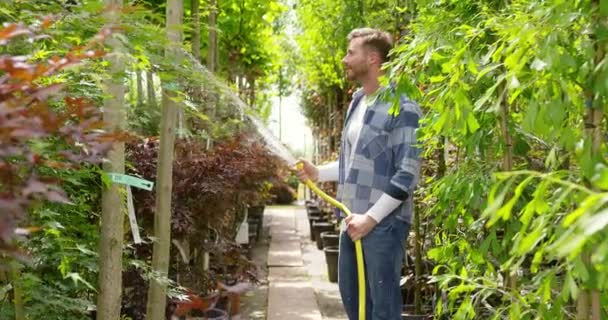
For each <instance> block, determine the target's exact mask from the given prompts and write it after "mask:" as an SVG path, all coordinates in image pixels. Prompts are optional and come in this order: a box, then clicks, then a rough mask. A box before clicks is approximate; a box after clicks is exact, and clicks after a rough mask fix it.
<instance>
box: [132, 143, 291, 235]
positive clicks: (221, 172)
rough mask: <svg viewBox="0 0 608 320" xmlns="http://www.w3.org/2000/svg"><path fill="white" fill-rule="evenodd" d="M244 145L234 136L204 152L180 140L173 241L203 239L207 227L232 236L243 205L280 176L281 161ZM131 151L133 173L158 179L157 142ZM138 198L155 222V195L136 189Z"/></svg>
mask: <svg viewBox="0 0 608 320" xmlns="http://www.w3.org/2000/svg"><path fill="white" fill-rule="evenodd" d="M244 141H245V139H244V138H243V137H241V136H239V137H235V138H233V139H231V140H229V141H225V142H223V143H219V144H217V145H215V147H214V148H213V149H212V150H205V147H204V146H203V145H202V144H200V143H197V142H192V141H190V142H188V141H177V142H176V146H175V148H176V150H175V153H176V156H175V162H174V165H173V195H172V211H173V212H172V219H171V224H172V237H174V238H184V237H192V238H199V237H198V235H197V233H198V232H199V231H201V230H204V229H206V228H207V226H209V227H211V228H213V229H216V230H217V231H218V232H220V234H222V235H225V236H232V235H230V234H229V233H230V232H231V231H233V230H231V229H233V227H234V226H235V221H234V219H235V218H236V216H237V214H236V210H238V209H239V206H240V205H242V204H243V203H253V202H255V200H256V199H257V197H259V194H260V190H261V189H262V187H263V185H264V183H265V182H267V181H271V180H273V179H275V178H276V176H277V174H278V172H279V169H280V160H278V159H277V158H276V157H275V156H273V155H272V154H271V153H269V152H268V150H267V149H266V148H265V147H264V146H263V145H261V144H259V143H255V142H244ZM128 153H129V160H130V161H131V162H132V163H133V166H134V172H133V173H134V174H137V175H140V176H142V177H143V178H145V179H148V180H155V176H156V159H157V154H158V140H156V139H146V140H144V141H143V142H140V143H138V144H131V145H129V146H128ZM134 197H135V204H136V210H137V211H138V215H139V216H143V217H147V219H146V220H148V222H149V223H152V222H153V213H154V206H155V200H154V193H151V192H143V191H136V190H135V191H134ZM230 212H231V213H232V214H227V213H230ZM145 224H146V223H145V222H144V225H145ZM149 227H151V225H149Z"/></svg>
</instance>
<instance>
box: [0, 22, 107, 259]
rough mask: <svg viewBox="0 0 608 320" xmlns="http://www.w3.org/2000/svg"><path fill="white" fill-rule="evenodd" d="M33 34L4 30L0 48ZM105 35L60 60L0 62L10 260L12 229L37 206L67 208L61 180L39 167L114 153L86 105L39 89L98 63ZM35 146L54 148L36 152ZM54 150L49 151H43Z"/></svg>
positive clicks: (0, 136)
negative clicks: (53, 204) (93, 60)
mask: <svg viewBox="0 0 608 320" xmlns="http://www.w3.org/2000/svg"><path fill="white" fill-rule="evenodd" d="M51 23H52V21H51V19H46V20H44V21H43V22H42V23H41V24H40V27H38V28H37V29H35V28H33V27H28V26H25V25H23V24H17V23H13V24H5V26H4V28H2V29H0V46H5V47H6V46H8V45H9V44H12V43H15V42H17V41H19V40H23V39H24V38H25V39H26V40H30V41H33V40H36V39H38V38H42V37H43V36H40V35H38V33H40V31H41V30H42V29H43V28H46V27H48V26H49V25H51ZM109 34H110V30H109V29H103V30H102V31H101V32H100V33H99V34H98V35H97V36H96V37H95V39H93V40H92V41H91V42H90V43H89V44H88V45H87V46H85V47H82V48H75V49H72V50H70V51H69V52H68V53H67V54H65V55H64V56H63V57H58V56H55V57H52V58H51V59H49V60H48V61H44V62H34V61H30V58H29V57H27V56H14V55H10V54H5V55H2V56H0V250H2V251H5V252H9V253H13V254H15V253H16V251H15V250H14V249H15V248H14V247H13V245H12V243H13V239H14V235H15V229H16V226H17V225H18V224H19V222H20V221H22V220H23V219H24V217H25V216H26V212H27V210H28V209H29V208H30V207H31V206H32V204H34V203H35V202H38V201H53V202H68V199H67V196H66V195H65V192H64V191H63V190H62V188H61V187H60V184H59V181H56V180H55V179H53V178H50V177H45V176H43V175H42V174H41V173H40V169H41V168H42V167H46V168H54V169H69V168H74V167H76V166H78V165H79V164H82V163H84V162H88V163H98V162H100V161H101V160H102V159H103V156H104V154H105V153H106V152H107V151H108V150H109V149H110V148H111V144H112V142H113V141H114V139H116V138H118V134H116V133H111V134H110V133H105V132H103V131H101V130H100V129H101V128H102V127H103V123H102V121H101V119H102V117H101V113H100V112H99V111H98V109H97V108H96V107H95V106H93V105H92V104H91V103H90V102H89V101H87V100H86V99H85V98H80V97H68V96H65V95H64V94H62V86H61V85H59V84H50V85H43V84H42V83H43V82H45V81H44V80H45V78H47V77H50V76H53V75H55V74H57V73H59V72H61V71H63V70H65V69H66V68H68V67H71V66H74V65H76V64H80V63H82V62H83V61H84V60H85V59H88V58H99V57H101V56H103V54H104V53H103V51H102V50H101V49H96V48H102V42H103V41H104V39H105V38H106V37H107V36H108V35H109ZM60 97H62V99H60ZM36 142H45V143H51V144H52V145H53V146H54V147H52V148H45V149H44V150H43V152H40V150H39V149H40V148H38V149H36V148H35V144H36ZM47 149H51V150H47Z"/></svg>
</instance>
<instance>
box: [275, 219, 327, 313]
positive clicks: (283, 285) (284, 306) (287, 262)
mask: <svg viewBox="0 0 608 320" xmlns="http://www.w3.org/2000/svg"><path fill="white" fill-rule="evenodd" d="M267 210H268V211H267V212H266V213H265V214H268V215H271V217H272V218H271V220H270V221H271V225H270V237H271V238H270V249H269V252H268V283H269V287H268V288H269V289H268V315H267V320H284V319H293V320H299V319H302V320H322V319H323V318H322V316H321V311H320V310H319V306H318V305H317V301H316V298H315V292H314V290H313V288H312V283H311V281H310V276H309V274H308V270H306V268H305V267H304V263H303V260H302V250H301V243H300V237H299V236H298V232H297V229H296V212H297V211H299V210H298V209H295V208H289V209H274V208H269V209H267Z"/></svg>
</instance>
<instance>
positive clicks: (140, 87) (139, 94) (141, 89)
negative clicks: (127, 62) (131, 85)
mask: <svg viewBox="0 0 608 320" xmlns="http://www.w3.org/2000/svg"><path fill="white" fill-rule="evenodd" d="M142 72H143V71H142V70H135V75H136V77H135V78H136V79H137V80H136V81H137V106H138V107H139V106H141V105H143V104H144V84H143V79H142V76H141V73H142Z"/></svg>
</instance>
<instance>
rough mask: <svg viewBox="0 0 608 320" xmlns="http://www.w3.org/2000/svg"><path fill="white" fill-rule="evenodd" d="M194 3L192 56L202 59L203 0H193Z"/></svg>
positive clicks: (198, 59) (197, 59)
mask: <svg viewBox="0 0 608 320" xmlns="http://www.w3.org/2000/svg"><path fill="white" fill-rule="evenodd" d="M191 1H192V2H191V4H192V56H194V58H195V59H196V61H201V10H200V7H201V1H200V0H191Z"/></svg>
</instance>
